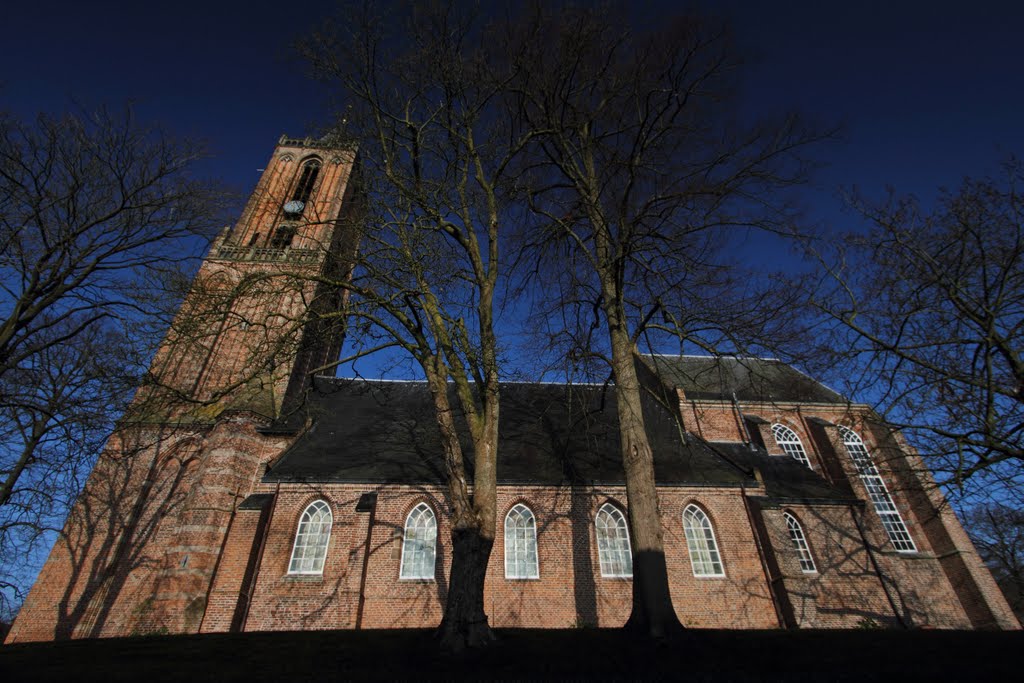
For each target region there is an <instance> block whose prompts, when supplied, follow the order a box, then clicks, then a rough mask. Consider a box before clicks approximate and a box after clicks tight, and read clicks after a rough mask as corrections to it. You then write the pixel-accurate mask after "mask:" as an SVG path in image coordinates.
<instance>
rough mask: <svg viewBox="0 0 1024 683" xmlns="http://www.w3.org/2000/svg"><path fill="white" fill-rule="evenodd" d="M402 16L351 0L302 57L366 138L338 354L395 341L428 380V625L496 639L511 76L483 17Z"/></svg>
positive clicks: (476, 640) (446, 635)
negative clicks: (436, 578)
mask: <svg viewBox="0 0 1024 683" xmlns="http://www.w3.org/2000/svg"><path fill="white" fill-rule="evenodd" d="M406 16H407V17H408V19H407V21H408V24H407V25H404V26H403V25H398V24H397V22H395V21H393V20H391V19H388V18H385V17H383V16H377V15H374V14H372V13H369V12H366V11H365V10H364V11H360V10H358V9H354V10H352V11H351V12H348V13H346V15H345V19H344V22H343V23H342V24H341V26H342V27H343V28H338V27H327V28H325V30H324V31H323V32H322V33H320V34H318V35H316V36H315V37H314V38H313V39H312V40H311V41H310V42H308V43H307V44H306V45H305V53H306V54H307V56H308V57H309V58H310V59H311V60H312V62H313V64H314V68H315V69H316V71H317V73H318V74H319V75H321V76H323V77H326V78H328V79H329V80H330V82H331V83H333V84H334V85H337V86H340V87H341V91H342V93H343V94H344V96H345V98H346V102H347V114H346V118H347V123H346V126H347V128H348V131H349V132H350V133H351V134H353V135H354V136H355V137H356V138H357V139H358V140H360V142H361V149H360V154H361V158H362V162H363V164H362V178H363V184H364V190H365V191H364V197H365V201H366V210H365V216H364V219H365V220H364V226H363V229H362V230H361V231H360V240H359V243H360V249H359V252H360V253H359V257H358V259H357V261H356V266H355V269H354V271H353V272H352V274H351V277H350V278H345V279H341V280H339V281H336V284H337V285H338V286H339V287H341V288H342V289H344V290H345V291H347V292H348V295H349V300H348V304H347V306H346V308H345V310H344V312H343V314H342V315H343V316H344V318H345V320H346V329H347V335H348V338H349V341H350V343H349V348H350V349H351V350H352V353H350V354H348V355H346V357H345V358H343V359H342V361H341V362H343V363H347V362H351V361H354V360H358V359H359V358H362V357H364V356H366V355H370V354H374V353H377V352H379V351H382V350H384V349H388V348H397V349H400V350H401V351H402V352H404V353H405V354H408V357H410V358H412V359H414V361H415V363H416V365H417V366H418V368H419V370H420V371H421V372H422V373H423V374H424V376H425V377H426V381H427V385H428V387H429V389H430V392H431V395H432V397H433V402H434V408H435V415H436V418H437V424H438V428H439V430H440V434H441V437H442V438H441V442H442V446H443V449H444V455H445V463H446V476H447V491H448V498H449V501H448V502H449V504H450V506H451V516H452V544H453V553H452V568H451V577H450V581H449V590H448V595H447V600H446V603H445V607H444V617H443V620H442V623H441V626H440V629H439V635H440V637H441V642H442V647H444V648H446V649H449V650H455V651H458V650H461V649H463V648H465V647H477V646H481V645H484V644H486V643H487V642H488V641H490V640H491V639H492V638H493V635H492V633H491V630H490V628H489V626H488V625H487V617H486V614H485V610H484V601H483V591H484V578H485V575H486V570H487V564H488V561H489V558H490V554H491V548H492V546H493V544H494V538H495V517H496V509H495V505H496V485H497V462H498V417H499V400H500V389H499V382H500V376H501V373H500V371H501V366H500V346H499V340H498V336H497V334H496V331H495V330H496V324H497V322H496V317H497V310H498V309H497V306H498V303H497V302H498V299H499V297H500V296H501V293H502V291H503V287H504V286H505V284H504V283H505V277H504V274H503V272H502V270H503V265H502V258H501V252H502V244H503V243H504V241H505V240H506V239H507V237H506V233H508V232H511V230H510V229H509V228H510V221H511V216H512V215H513V212H511V211H510V210H509V205H510V201H511V198H512V196H513V194H514V191H515V187H514V182H513V181H514V177H513V176H512V175H511V174H510V170H511V165H510V164H511V162H512V161H513V159H514V158H515V157H516V155H517V154H518V153H519V151H520V150H521V148H522V146H523V144H524V140H523V139H522V138H521V137H520V136H518V135H517V133H516V129H515V124H514V121H513V120H512V119H510V111H509V110H508V109H507V108H506V107H504V106H503V100H502V99H501V98H500V94H501V93H502V91H503V88H504V87H505V84H506V82H507V81H508V79H509V76H508V75H507V74H506V72H505V71H503V70H502V68H501V67H500V66H499V65H497V64H495V63H494V61H493V60H492V59H490V56H489V55H488V54H487V53H486V50H485V47H484V46H485V44H486V43H485V41H484V33H483V32H482V29H481V24H480V21H479V17H477V16H475V15H474V14H473V13H472V12H470V11H467V10H466V9H465V8H464V7H450V6H449V7H443V6H440V5H438V6H432V7H430V8H429V9H426V10H422V11H421V10H415V11H413V12H412V13H411V14H409V13H407V14H406ZM385 27H387V29H389V30H385ZM343 355H345V354H343ZM456 413H461V414H462V415H463V416H464V418H465V421H466V423H467V425H468V428H469V437H470V439H469V442H470V444H471V449H472V451H471V452H470V453H464V452H463V448H462V444H461V443H460V440H459V433H458V429H457V423H456V419H455V416H456Z"/></svg>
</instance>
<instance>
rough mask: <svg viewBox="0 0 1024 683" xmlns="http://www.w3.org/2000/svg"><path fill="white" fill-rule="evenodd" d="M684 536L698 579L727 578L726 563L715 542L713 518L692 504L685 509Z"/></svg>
mask: <svg viewBox="0 0 1024 683" xmlns="http://www.w3.org/2000/svg"><path fill="white" fill-rule="evenodd" d="M683 534H684V535H685V536H686V549H687V551H689V554H690V567H691V568H692V569H693V575H694V576H696V577H698V578H719V577H723V576H725V563H723V562H722V554H721V553H720V552H719V550H718V541H716V540H715V528H714V526H712V524H711V518H710V517H709V516H708V513H706V512H705V511H704V510H702V509H701V508H700V506H699V505H697V504H695V503H690V504H689V505H687V506H686V508H685V509H683Z"/></svg>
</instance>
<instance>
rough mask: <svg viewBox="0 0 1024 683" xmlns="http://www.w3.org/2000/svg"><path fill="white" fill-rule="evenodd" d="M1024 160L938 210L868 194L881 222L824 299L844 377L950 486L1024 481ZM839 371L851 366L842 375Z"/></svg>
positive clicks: (825, 288) (830, 280) (820, 298)
mask: <svg viewBox="0 0 1024 683" xmlns="http://www.w3.org/2000/svg"><path fill="white" fill-rule="evenodd" d="M1022 180H1024V168H1022V166H1021V164H1020V163H1019V162H1016V161H1013V162H1010V163H1007V164H1006V165H1005V166H1004V168H1003V173H1002V175H1001V176H1000V177H998V178H984V179H980V180H976V179H967V180H965V181H964V182H963V184H962V186H961V187H960V188H959V189H958V190H957V191H944V192H942V194H941V196H940V197H939V199H938V200H937V202H936V203H935V205H934V207H933V208H931V209H928V208H925V207H922V205H921V203H920V202H918V201H917V200H916V199H914V198H900V197H896V196H894V195H892V194H891V193H890V196H889V197H888V198H887V199H886V200H885V201H884V202H882V203H880V204H870V203H868V202H865V201H863V200H858V201H857V202H856V207H857V208H858V209H859V210H860V212H861V214H862V215H863V216H864V217H865V218H867V219H868V220H869V221H870V229H869V230H868V231H867V232H865V233H862V234H854V235H851V236H849V237H848V238H847V240H846V241H845V242H843V243H842V248H841V249H839V250H838V253H836V254H833V255H830V256H824V257H823V258H822V262H823V263H826V264H828V266H827V275H826V277H825V278H824V280H823V282H822V284H821V286H820V288H819V293H818V295H817V296H816V297H815V299H814V305H815V307H816V309H817V311H818V312H819V313H822V314H824V315H825V316H826V318H827V319H828V320H829V321H830V322H831V323H832V324H833V325H834V326H833V328H832V330H833V336H832V337H831V338H829V339H827V340H826V342H827V343H826V345H827V348H825V349H823V351H826V352H828V353H829V355H828V356H827V358H828V362H829V363H831V364H832V365H833V375H839V378H840V379H841V380H845V381H846V382H847V384H848V386H849V387H850V391H851V395H859V396H863V397H865V399H866V400H869V401H872V402H874V403H875V405H876V408H877V410H878V411H879V412H880V413H881V414H882V416H883V417H884V419H885V420H886V421H887V422H888V423H889V424H891V425H894V427H895V428H897V429H901V430H903V431H904V432H905V433H906V434H907V436H908V437H909V438H910V439H911V440H912V441H913V442H914V443H915V444H916V445H917V446H918V448H919V449H920V450H921V452H922V453H923V454H924V455H925V456H926V460H927V462H928V465H929V467H930V468H931V469H932V470H933V471H935V472H937V473H938V474H939V479H940V483H943V484H947V485H950V487H951V488H952V489H953V490H954V492H959V493H968V494H969V493H970V486H969V485H970V484H977V485H980V486H978V488H979V489H982V490H983V489H985V488H986V487H988V486H989V485H990V484H991V483H992V482H998V483H999V485H1000V486H1001V487H1002V488H1003V489H1004V491H1005V492H1006V493H1007V494H1009V495H1013V496H1017V500H1020V498H1019V496H1020V494H1021V485H1022V484H1024V356H1022V353H1024V344H1022V341H1021V340H1022V339H1024V198H1022V196H1021V194H1020V184H1021V182H1022ZM836 369H838V370H839V371H840V373H841V374H840V373H836V372H835V370H836Z"/></svg>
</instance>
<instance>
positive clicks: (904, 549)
mask: <svg viewBox="0 0 1024 683" xmlns="http://www.w3.org/2000/svg"><path fill="white" fill-rule="evenodd" d="M839 433H840V435H842V437H843V445H844V446H846V452H847V453H849V454H850V457H851V458H853V463H854V465H856V466H857V474H859V475H860V480H861V481H862V482H864V488H866V489H867V491H868V496H870V497H871V502H872V503H873V504H874V506H875V512H877V513H878V516H879V517H881V518H882V526H884V527H885V533H887V534H889V540H890V541H892V546H893V547H894V548H896V550H898V551H900V552H901V553H914V552H917V547H916V546H915V545H914V539H912V538H911V537H910V532H909V531H907V525H906V524H904V522H903V517H902V516H901V515H900V511H899V510H897V509H896V503H894V502H893V500H892V496H891V495H889V489H888V488H886V486H885V482H884V481H882V475H881V474H879V472H878V468H877V467H875V463H873V462H871V455H870V454H869V453H868V449H867V448H866V447H865V446H864V441H863V440H862V439H861V438H860V436H858V435H857V433H856V432H855V431H853V430H852V429H849V428H847V427H840V428H839Z"/></svg>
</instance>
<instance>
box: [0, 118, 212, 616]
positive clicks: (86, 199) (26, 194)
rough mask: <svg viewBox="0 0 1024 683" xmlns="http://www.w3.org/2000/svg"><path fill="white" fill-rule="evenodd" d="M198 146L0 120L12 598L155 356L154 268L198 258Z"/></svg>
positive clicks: (1, 435)
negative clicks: (194, 170) (21, 571)
mask: <svg viewBox="0 0 1024 683" xmlns="http://www.w3.org/2000/svg"><path fill="white" fill-rule="evenodd" d="M199 153H200V150H199V149H198V148H196V147H194V146H192V145H187V144H179V143H176V142H173V141H171V140H169V139H167V138H166V137H164V136H163V135H162V134H161V133H160V132H159V131H156V130H149V129H145V128H142V127H140V126H138V125H136V124H135V123H134V122H133V121H132V119H131V116H130V115H126V116H124V117H117V116H111V115H109V114H106V113H101V114H98V115H96V116H93V117H82V116H71V115H69V116H65V117H62V118H50V117H46V116H40V117H39V118H38V119H37V120H36V121H35V122H34V123H31V124H23V123H20V122H18V121H16V120H14V119H13V118H11V117H6V116H5V117H3V118H2V119H0V582H3V584H4V585H3V587H4V589H5V590H4V591H3V595H4V596H5V598H7V599H15V600H16V599H17V596H18V595H19V594H20V591H21V589H22V588H24V586H23V584H22V582H23V581H24V579H25V577H21V576H20V575H18V573H17V568H18V567H19V566H22V565H25V564H29V563H27V562H26V559H25V558H26V555H27V554H28V553H31V552H33V550H34V549H35V547H36V543H37V542H38V540H39V539H40V537H41V535H43V534H45V533H46V532H48V531H53V530H55V529H59V525H60V523H61V521H62V519H63V517H64V515H65V514H66V512H67V509H68V506H69V505H70V503H71V502H72V501H73V499H74V496H75V493H76V492H77V490H78V487H79V485H80V484H81V482H82V479H83V477H84V475H86V474H88V468H89V466H90V464H91V463H92V462H93V460H94V458H95V456H96V455H97V454H98V452H99V449H100V447H101V446H102V443H103V441H104V440H105V439H106V437H107V436H108V435H109V433H110V430H111V428H112V426H113V423H114V420H115V419H116V417H117V415H119V414H120V410H121V409H122V408H123V406H124V404H125V402H126V401H127V400H128V399H129V398H130V395H131V390H132V388H133V386H134V385H135V384H136V383H137V380H138V377H139V376H140V374H141V371H142V369H143V368H144V363H145V362H146V360H148V355H149V353H150V352H151V351H152V346H151V345H150V344H149V342H151V341H152V339H151V338H150V337H149V336H147V335H146V334H144V332H145V330H146V329H147V321H149V318H148V317H147V316H148V315H149V314H151V313H153V307H154V306H155V305H156V304H158V303H159V304H163V303H165V299H164V297H163V296H162V292H161V291H160V290H159V289H158V288H157V287H156V284H157V283H158V282H160V281H161V280H162V278H161V277H160V276H161V274H162V272H164V271H169V270H173V269H176V268H178V267H180V264H181V263H182V261H183V260H187V259H186V257H187V256H188V255H189V254H192V255H198V252H199V251H200V250H201V249H202V247H203V246H204V243H205V241H204V240H203V239H201V238H202V237H204V236H207V235H209V234H210V233H211V229H212V226H213V223H214V221H215V220H216V218H217V217H218V216H219V210H220V208H221V206H222V203H221V197H222V194H221V193H220V192H219V191H218V190H216V189H215V188H214V187H213V186H211V185H210V184H209V183H206V184H200V183H198V182H195V181H192V180H190V179H189V177H188V172H189V170H190V167H191V166H192V165H193V164H194V162H195V161H196V160H197V158H198V156H199Z"/></svg>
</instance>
